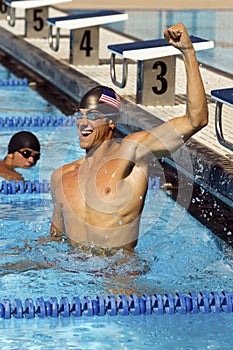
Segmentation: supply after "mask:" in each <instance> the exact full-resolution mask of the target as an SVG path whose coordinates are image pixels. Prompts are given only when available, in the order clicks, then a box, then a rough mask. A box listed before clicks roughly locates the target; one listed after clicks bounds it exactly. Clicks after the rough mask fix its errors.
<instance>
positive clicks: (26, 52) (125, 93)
mask: <svg viewBox="0 0 233 350" xmlns="http://www.w3.org/2000/svg"><path fill="white" fill-rule="evenodd" d="M66 7H67V8H69V6H68V4H67V6H66ZM50 11H51V12H50V14H49V16H50V17H52V16H58V15H64V12H61V10H59V9H58V8H52V9H51V10H50ZM0 27H1V36H0V48H1V49H2V50H3V51H5V52H7V53H8V54H10V55H11V56H12V57H14V58H16V59H17V60H19V61H20V62H21V63H23V64H25V65H26V66H28V67H29V68H30V69H32V70H34V71H35V72H36V73H38V74H40V75H41V76H43V77H44V78H45V79H47V80H48V81H50V82H51V83H53V84H54V85H55V86H57V87H58V88H60V89H61V90H63V91H64V92H65V93H67V94H68V95H69V96H70V97H71V98H73V99H74V100H76V101H79V100H80V98H81V97H82V95H83V94H84V93H85V92H86V91H87V90H89V89H90V88H92V87H94V86H95V85H96V84H103V85H108V86H111V87H112V88H114V89H115V90H116V92H117V93H118V94H119V95H120V96H121V98H122V102H123V110H124V113H123V123H124V124H128V125H133V127H134V126H136V127H141V128H146V129H147V128H148V129H150V128H151V127H152V126H153V125H158V124H159V123H161V121H162V122H164V121H167V120H169V119H170V118H172V117H174V116H179V115H182V114H184V113H185V108H186V100H185V95H186V80H185V71H184V65H183V61H182V60H181V59H177V65H176V98H175V105H174V106H161V107H158V106H157V107H152V106H142V105H138V104H136V103H135V100H136V64H135V63H131V64H129V68H128V70H129V78H128V82H127V85H126V87H125V88H124V89H120V88H117V87H116V86H115V85H114V84H113V83H112V81H111V77H110V65H109V60H110V53H109V51H108V50H107V45H109V44H114V43H124V42H129V41H131V40H132V41H133V38H129V37H126V36H123V35H121V34H120V33H118V32H115V31H111V30H108V29H106V28H101V30H100V64H99V65H98V66H74V65H72V64H70V63H69V62H68V61H69V39H68V38H62V39H61V42H60V49H59V51H58V52H54V51H52V50H51V48H50V47H49V44H48V40H47V38H43V39H28V38H25V37H24V24H23V20H22V19H21V20H20V19H19V20H17V23H16V25H15V27H10V26H9V25H8V24H7V22H6V20H4V19H1V20H0ZM62 33H63V34H68V33H66V32H65V31H64V32H62ZM212 50H213V49H212ZM117 69H119V74H120V72H121V65H119V67H117ZM200 70H201V74H202V77H203V81H204V85H205V90H206V94H207V99H208V107H209V124H208V126H207V127H205V128H204V129H203V130H201V131H200V132H198V133H197V134H196V135H195V136H193V138H192V139H191V140H190V141H189V142H188V143H187V144H186V145H187V148H188V150H189V152H190V155H191V159H192V161H193V163H195V166H194V169H193V175H194V176H195V177H198V178H199V179H200V180H201V181H203V182H204V183H205V184H206V185H207V186H210V187H211V188H212V189H213V190H217V191H218V192H219V193H220V194H221V195H222V196H223V197H224V198H226V199H227V200H230V201H232V203H233V152H231V151H230V150H228V149H226V148H225V147H223V146H221V145H220V144H219V143H218V141H217V138H216V134H215V126H214V118H215V117H214V116H215V106H216V104H215V102H214V101H212V100H211V97H210V91H211V90H212V89H221V88H227V87H233V76H232V75H229V74H226V73H223V72H220V71H217V70H215V69H213V68H211V67H206V66H203V65H201V66H200ZM117 71H118V70H117ZM223 113H224V122H225V124H224V133H225V137H226V139H228V140H232V115H233V114H232V108H230V107H227V106H224V107H223ZM135 116H136V118H135ZM180 159H181V161H180V164H179V165H180V166H181V167H183V168H185V164H184V163H185V161H184V159H182V150H181V151H180ZM201 169H203V171H202V170H201ZM185 170H187V169H185ZM220 182H221V183H220ZM223 182H224V186H223V185H222V183H223ZM226 183H227V184H226Z"/></svg>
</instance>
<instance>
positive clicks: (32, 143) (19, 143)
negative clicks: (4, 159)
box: [8, 131, 40, 154]
mask: <svg viewBox="0 0 233 350" xmlns="http://www.w3.org/2000/svg"><path fill="white" fill-rule="evenodd" d="M21 148H30V149H32V150H33V151H37V152H40V142H39V140H38V139H37V137H36V136H35V135H34V134H32V133H31V132H30V131H19V132H17V133H16V134H14V135H13V136H12V138H11V139H10V142H9V144H8V154H9V153H14V152H17V151H18V150H20V149H21Z"/></svg>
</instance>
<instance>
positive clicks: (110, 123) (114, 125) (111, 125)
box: [109, 119, 116, 130]
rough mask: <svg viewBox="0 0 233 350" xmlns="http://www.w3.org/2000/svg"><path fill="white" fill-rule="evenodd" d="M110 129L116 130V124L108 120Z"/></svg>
mask: <svg viewBox="0 0 233 350" xmlns="http://www.w3.org/2000/svg"><path fill="white" fill-rule="evenodd" d="M109 127H110V129H112V130H114V129H115V128H116V123H114V122H113V121H112V120H111V119H110V120H109Z"/></svg>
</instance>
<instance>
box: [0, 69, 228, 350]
mask: <svg viewBox="0 0 233 350" xmlns="http://www.w3.org/2000/svg"><path fill="white" fill-rule="evenodd" d="M0 74H9V72H7V71H5V70H4V69H1V70H0ZM13 91H14V96H15V98H14V99H11V98H10V97H11V95H12V92H13ZM13 91H11V90H10V88H4V89H3V88H0V94H1V97H2V98H1V104H0V110H1V107H2V108H3V107H4V111H3V110H2V111H1V116H4V115H5V113H9V114H10V113H14V114H13V115H15V113H16V112H15V111H16V110H17V113H24V108H25V111H26V110H27V112H28V113H29V114H30V113H32V114H33V113H35V112H34V111H36V115H43V114H44V113H47V112H46V111H47V109H48V110H49V111H50V113H51V111H52V113H54V114H56V115H57V114H59V113H60V112H59V111H58V110H57V109H56V108H55V107H54V106H52V105H50V104H48V102H46V101H44V100H43V99H42V98H41V97H40V96H39V95H38V94H37V93H36V92H35V91H34V90H32V89H31V88H30V87H26V88H19V89H17V88H14V89H13ZM22 91H23V95H22ZM5 96H6V98H7V99H8V101H9V103H8V104H6V103H5V101H4V98H5ZM24 96H27V99H30V101H31V103H30V104H29V105H27V103H25V104H24V103H23V104H22V99H23V100H25V98H24ZM32 101H33V104H32ZM19 106H20V108H19ZM29 109H30V111H31V112H29ZM12 110H13V112H12ZM7 115H8V114H7ZM17 130H18V129H17ZM30 130H31V131H32V132H34V133H36V134H37V136H38V138H39V139H40V141H41V143H42V157H41V159H40V161H39V162H38V165H37V167H35V168H34V169H32V170H30V171H27V174H26V178H27V179H40V180H42V179H47V180H49V179H50V176H51V173H52V171H53V170H54V169H55V168H57V167H58V166H60V165H62V164H64V163H66V162H70V161H72V160H74V159H76V158H78V157H81V156H82V154H83V151H82V150H80V149H79V146H78V140H77V132H76V128H75V127H68V126H62V127H57V128H55V127H46V128H44V127H34V128H30ZM15 131H16V128H13V129H12V128H11V129H9V128H2V129H1V130H0V135H1V137H0V144H1V156H4V154H5V151H6V145H7V142H8V140H9V137H10V136H11V134H13V133H14V132H15ZM0 199H1V201H0V232H1V236H0V246H1V253H0V254H1V260H0V276H1V279H0V300H2V299H4V298H7V299H10V300H14V299H15V298H20V299H21V300H22V301H24V300H25V299H26V298H29V297H30V298H33V299H34V300H35V299H36V298H38V297H43V298H45V299H49V298H50V297H57V298H58V299H60V298H61V297H63V296H66V297H68V298H69V299H70V298H72V297H73V296H80V297H83V296H87V295H90V296H91V297H93V298H94V297H95V296H96V295H103V296H107V295H110V294H121V293H123V294H126V295H129V294H131V293H137V294H138V295H142V294H146V293H149V294H153V293H161V294H164V293H175V292H181V293H188V292H191V291H194V292H199V291H206V292H211V291H222V290H229V291H231V290H232V280H233V274H232V272H233V261H232V257H233V256H232V250H231V249H230V248H229V247H228V246H226V245H225V244H224V243H223V242H222V241H220V240H219V239H217V238H216V237H215V236H214V235H213V234H212V232H211V231H210V230H208V229H207V228H206V227H204V226H203V225H201V224H200V223H199V222H198V221H196V220H195V219H194V218H193V217H191V216H190V215H189V214H188V213H187V212H186V211H185V210H184V209H183V208H182V207H180V206H179V205H178V204H176V203H175V202H174V201H173V200H172V199H171V197H170V196H169V193H164V192H163V191H156V190H155V189H153V190H150V191H149V192H148V195H147V198H146V203H145V210H144V213H143V216H142V222H141V228H140V237H139V243H138V246H137V248H136V257H135V258H134V259H128V260H127V259H126V258H125V256H124V255H123V254H122V253H121V252H118V253H117V254H116V255H115V256H113V257H110V258H109V257H108V258H101V257H98V256H93V255H92V254H91V253H90V254H89V255H88V254H86V255H84V254H83V253H80V252H79V251H77V250H76V249H75V248H71V247H70V246H69V244H68V243H67V242H66V241H64V242H62V243H58V242H51V241H49V240H46V238H47V237H48V235H49V226H50V218H51V214H52V210H53V207H52V201H51V198H50V194H49V193H42V194H21V195H20V194H16V195H3V194H1V195H0ZM144 269H146V270H147V272H146V273H144V274H143V273H141V272H142V271H143V270H144ZM133 271H139V272H140V274H139V275H136V276H132V277H130V276H129V275H131V273H132V272H133ZM232 320H233V314H232V313H230V314H224V313H221V314H214V313H210V314H206V315H204V314H197V315H191V314H185V315H178V314H175V315H167V314H164V315H161V316H158V315H155V314H152V315H148V316H146V315H141V316H132V315H130V316H127V317H124V316H119V315H118V316H114V317H113V316H112V317H111V316H109V315H106V316H102V317H87V316H82V317H81V318H79V319H76V318H74V317H71V318H68V319H63V318H61V317H59V318H56V319H52V318H46V319H38V318H35V319H31V320H27V319H21V320H17V319H14V318H12V319H9V320H5V319H0V344H1V349H21V348H22V349H25V348H27V347H30V349H60V348H64V349H100V348H101V349H110V348H111V349H112V348H114V349H134V350H135V349H155V348H156V349H157V348H158V349H170V348H172V349H205V348H210V349H231V348H232V345H233V342H232V337H231V333H232V329H233V326H232V324H233V323H232Z"/></svg>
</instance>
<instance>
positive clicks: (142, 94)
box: [108, 36, 214, 106]
mask: <svg viewBox="0 0 233 350" xmlns="http://www.w3.org/2000/svg"><path fill="white" fill-rule="evenodd" d="M190 38H191V40H192V43H193V46H194V49H195V50H196V51H198V50H206V49H210V48H213V47H214V43H213V41H209V40H205V39H202V38H199V37H195V36H191V37H190ZM108 50H109V51H110V52H111V61H110V74H111V79H112V82H113V83H114V84H115V85H116V86H118V87H120V88H124V87H125V86H126V83H127V77H128V69H127V65H128V60H132V61H136V62H137V91H136V103H139V104H142V105H151V106H163V105H171V106H173V105H174V103H175V72H176V56H177V55H179V54H181V52H180V51H179V50H178V49H176V48H175V47H174V46H172V45H170V44H168V43H167V41H166V40H165V39H155V40H145V41H136V42H130V43H125V44H116V45H108ZM116 55H118V56H120V57H121V58H123V63H122V78H121V80H120V81H118V80H117V77H116V66H115V57H116Z"/></svg>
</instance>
